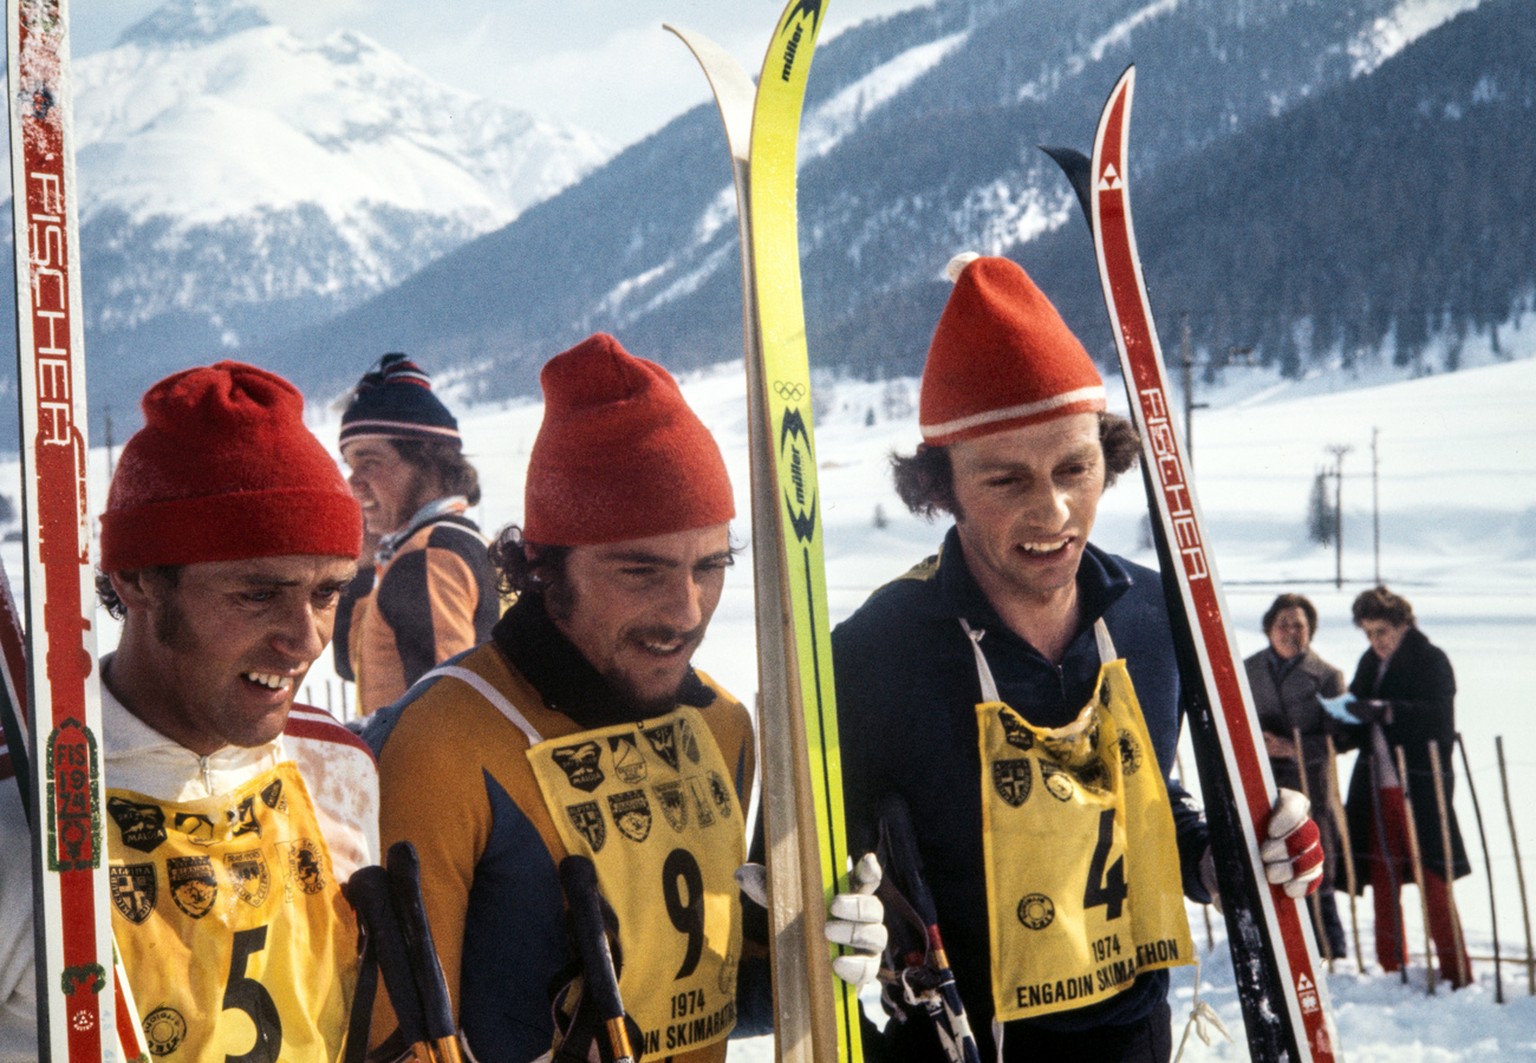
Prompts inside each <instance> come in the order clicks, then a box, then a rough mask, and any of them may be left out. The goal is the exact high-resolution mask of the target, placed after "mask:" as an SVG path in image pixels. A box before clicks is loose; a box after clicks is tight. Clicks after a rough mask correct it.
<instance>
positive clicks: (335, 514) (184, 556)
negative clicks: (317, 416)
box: [101, 362, 363, 572]
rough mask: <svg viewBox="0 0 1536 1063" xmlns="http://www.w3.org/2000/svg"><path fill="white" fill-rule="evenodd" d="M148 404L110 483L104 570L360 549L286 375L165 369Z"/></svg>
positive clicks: (358, 529)
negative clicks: (166, 373)
mask: <svg viewBox="0 0 1536 1063" xmlns="http://www.w3.org/2000/svg"><path fill="white" fill-rule="evenodd" d="M143 408H144V427H143V428H141V429H139V431H138V432H136V433H134V436H133V438H132V439H130V440H128V443H127V445H126V446H124V447H123V453H122V457H121V458H120V459H119V460H118V463H117V471H116V472H115V473H114V474H113V476H112V486H111V488H110V489H109V490H108V492H107V510H106V512H105V513H103V514H102V517H101V569H102V571H103V572H120V571H123V570H126V569H136V568H144V567H146V566H150V565H186V564H194V563H196V562H200V561H241V560H245V559H247V558H253V557H277V556H281V555H285V554H318V555H321V556H327V557H331V556H334V557H356V556H357V554H358V551H359V550H360V549H361V547H362V541H363V518H362V511H361V510H360V509H359V508H358V504H357V500H356V499H355V498H353V497H352V492H351V491H349V490H348V489H347V485H346V482H345V481H344V480H343V479H342V478H341V471H340V470H339V469H338V468H337V467H336V461H335V459H333V458H332V457H331V456H330V454H328V453H326V449H325V447H324V446H322V445H321V443H320V441H319V440H318V439H316V438H315V437H314V435H313V434H312V433H311V432H310V431H309V429H308V428H305V427H304V396H302V395H300V394H299V393H298V391H296V390H295V389H294V387H293V385H292V384H289V383H288V382H287V381H286V380H284V379H283V378H282V377H280V376H275V375H273V374H272V373H268V372H266V371H265V370H262V369H257V368H256V367H255V366H250V365H244V364H242V363H240V362H219V363H218V364H217V365H212V366H207V367H199V368H197V369H188V370H185V371H183V372H180V373H175V374H173V375H171V376H168V377H166V378H165V379H164V380H162V381H160V383H158V384H156V385H155V386H154V387H152V388H150V389H149V390H148V391H147V392H145V393H144V401H143Z"/></svg>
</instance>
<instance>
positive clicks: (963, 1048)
mask: <svg viewBox="0 0 1536 1063" xmlns="http://www.w3.org/2000/svg"><path fill="white" fill-rule="evenodd" d="M875 811H876V815H877V816H878V817H879V820H880V848H881V849H882V850H883V852H882V853H881V857H882V862H883V863H884V865H885V877H884V881H885V882H889V883H890V886H891V888H892V889H894V890H895V891H896V892H898V893H900V894H901V895H902V897H904V898H905V899H906V900H907V902H908V903H909V904H910V905H911V906H912V909H913V911H914V912H915V913H916V915H917V917H918V919H919V920H921V921H922V924H923V933H924V936H925V937H926V938H927V943H928V957H927V962H928V965H929V966H930V967H932V968H933V970H934V973H935V974H936V975H937V976H938V978H937V984H936V985H935V986H934V987H933V988H934V989H935V991H936V992H937V994H938V998H939V1003H940V1007H941V1010H940V1011H938V1012H935V1011H934V1010H933V1009H929V1014H930V1015H931V1016H932V1017H933V1019H934V1023H935V1025H936V1026H937V1027H938V1034H939V1039H940V1040H941V1041H943V1042H944V1047H945V1049H946V1051H948V1052H949V1055H950V1058H951V1059H952V1060H954V1063H981V1051H980V1049H979V1048H978V1047H977V1045H976V1037H975V1035H974V1034H973V1033H972V1032H971V1024H970V1020H969V1019H968V1018H967V1017H966V1014H965V1004H964V1003H963V1002H962V1001H961V999H960V989H959V987H958V986H956V985H955V972H954V971H953V970H951V969H950V966H949V955H948V953H946V952H945V951H944V939H943V937H942V936H941V935H940V933H939V913H938V908H937V906H936V905H935V904H934V901H933V894H932V893H930V892H929V891H928V884H927V883H926V882H924V881H923V861H922V857H921V856H920V855H919V854H918V851H917V838H916V836H915V835H914V832H913V830H912V816H911V814H910V812H909V811H908V810H907V803H906V801H904V800H902V798H901V797H900V796H899V795H897V794H886V795H885V796H884V797H882V798H881V799H880V801H879V804H878V805H877V806H876V809H875Z"/></svg>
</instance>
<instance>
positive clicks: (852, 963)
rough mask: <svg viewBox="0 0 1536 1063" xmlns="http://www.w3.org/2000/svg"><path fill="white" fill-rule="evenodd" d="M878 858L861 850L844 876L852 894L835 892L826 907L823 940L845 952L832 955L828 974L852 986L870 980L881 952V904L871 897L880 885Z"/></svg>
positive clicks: (878, 971) (882, 916)
mask: <svg viewBox="0 0 1536 1063" xmlns="http://www.w3.org/2000/svg"><path fill="white" fill-rule="evenodd" d="M880 876H881V870H880V861H879V860H877V859H875V854H874V853H865V854H864V856H863V857H862V858H861V859H860V860H859V862H858V863H856V864H854V865H853V873H852V874H850V875H849V876H848V884H849V885H850V886H852V887H853V892H852V893H839V894H838V895H837V896H835V897H833V898H832V903H831V904H830V905H829V906H828V908H827V926H826V935H827V940H828V941H830V942H832V943H833V944H834V945H845V946H847V948H848V949H849V951H848V952H845V953H843V954H842V955H841V956H836V957H833V959H832V973H833V974H835V975H837V976H838V977H839V978H841V979H842V980H843V981H845V982H849V983H851V984H852V985H854V986H862V985H864V984H865V983H867V982H872V981H874V979H875V976H876V975H877V974H879V973H880V954H881V953H882V952H884V951H885V940H886V930H885V905H883V904H881V903H880V898H879V897H876V896H875V889H876V888H877V887H878V886H879V885H880Z"/></svg>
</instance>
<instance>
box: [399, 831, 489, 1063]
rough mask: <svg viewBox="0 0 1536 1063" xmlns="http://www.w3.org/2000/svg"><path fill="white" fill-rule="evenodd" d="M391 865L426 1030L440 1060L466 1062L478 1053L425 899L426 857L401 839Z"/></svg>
mask: <svg viewBox="0 0 1536 1063" xmlns="http://www.w3.org/2000/svg"><path fill="white" fill-rule="evenodd" d="M385 866H386V867H387V868H388V870H389V889H390V893H391V894H392V896H393V898H394V903H395V915H396V917H397V918H398V919H399V920H400V931H401V936H402V937H403V938H404V941H405V950H406V955H407V957H408V958H409V960H410V966H411V974H412V976H413V977H414V979H415V982H416V995H417V999H418V1000H419V1001H420V1002H421V1011H422V1023H423V1032H424V1033H425V1035H426V1041H427V1044H428V1046H429V1048H430V1050H431V1052H432V1058H433V1059H435V1060H437V1061H438V1063H465V1060H466V1059H469V1060H471V1061H472V1060H473V1058H474V1057H473V1055H472V1054H471V1053H470V1052H469V1050H468V1049H467V1047H466V1046H464V1045H463V1043H462V1042H461V1040H460V1037H459V1029H458V1024H457V1023H456V1022H454V1020H453V1002H452V1001H451V1000H450V999H449V997H448V984H447V982H446V981H445V980H444V978H443V966H442V963H441V962H440V961H439V960H438V958H437V946H436V945H435V944H433V941H432V927H431V925H430V924H429V923H428V922H427V909H426V905H425V903H423V901H422V899H421V860H420V859H419V858H418V857H417V855H416V847H415V846H414V845H412V844H411V843H410V842H406V841H400V842H396V843H395V844H394V845H391V846H390V847H389V854H388V856H387V857H386V862H385Z"/></svg>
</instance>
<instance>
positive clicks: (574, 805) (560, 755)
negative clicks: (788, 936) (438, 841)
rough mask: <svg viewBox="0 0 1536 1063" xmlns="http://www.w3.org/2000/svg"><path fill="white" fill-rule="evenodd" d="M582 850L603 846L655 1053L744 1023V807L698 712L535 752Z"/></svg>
mask: <svg viewBox="0 0 1536 1063" xmlns="http://www.w3.org/2000/svg"><path fill="white" fill-rule="evenodd" d="M528 760H529V763H530V764H532V766H533V772H534V776H535V778H537V779H538V782H539V789H540V791H541V792H542V793H543V795H544V801H545V804H546V805H547V806H548V807H549V813H550V815H551V816H552V817H553V818H554V821H555V825H556V827H557V829H558V830H559V831H560V837H561V839H562V840H563V841H564V842H565V846H566V849H567V850H568V851H569V852H571V853H573V854H581V855H584V856H588V857H591V859H592V862H593V864H594V865H596V867H597V881H598V885H599V886H600V887H601V889H602V892H603V896H604V897H606V898H607V900H608V902H609V903H610V904H611V905H613V908H614V911H615V912H616V913H617V914H618V917H619V944H620V946H621V947H622V949H623V953H624V968H623V971H622V972H621V974H620V977H619V991H620V993H621V994H622V996H623V998H624V1007H625V1010H626V1011H628V1012H629V1015H630V1017H631V1018H632V1019H634V1020H635V1022H636V1023H638V1024H639V1026H640V1030H641V1043H640V1044H639V1045H636V1047H637V1048H639V1049H640V1050H641V1051H642V1052H643V1053H644V1055H645V1056H646V1057H647V1058H655V1057H660V1056H669V1055H673V1054H676V1053H680V1052H683V1051H686V1050H690V1049H695V1048H701V1047H703V1046H705V1045H708V1044H712V1043H714V1042H716V1041H719V1040H721V1039H723V1038H724V1037H726V1036H727V1035H728V1034H729V1033H730V1032H731V1030H732V1028H733V1027H734V1026H735V1025H736V972H737V966H738V964H739V963H740V958H741V913H740V900H739V898H738V893H737V886H736V879H735V874H736V869H737V868H738V867H740V866H741V864H742V862H743V861H744V860H745V859H746V841H745V832H744V825H743V822H742V812H741V806H740V804H739V803H738V802H737V799H736V791H735V789H734V788H733V787H732V786H731V783H730V773H729V770H728V769H727V767H726V764H725V759H724V758H723V757H722V756H721V755H720V750H719V747H718V746H716V744H715V740H714V736H713V735H712V734H711V733H710V730H709V728H708V727H707V726H706V725H705V723H704V720H703V717H701V716H700V715H699V712H698V710H696V709H693V708H690V707H686V706H685V707H682V708H680V709H678V710H676V711H675V712H672V713H669V714H667V715H665V716H662V717H659V718H657V719H654V720H646V721H642V722H640V723H631V724H620V725H616V726H613V727H604V728H598V729H595V730H591V731H582V732H580V733H578V734H574V735H566V736H564V737H562V738H553V739H549V740H548V741H545V742H541V743H539V744H538V745H536V746H534V747H532V748H531V749H529V750H528Z"/></svg>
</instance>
